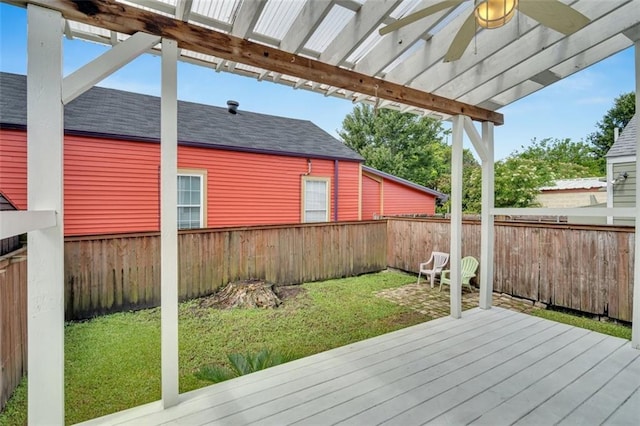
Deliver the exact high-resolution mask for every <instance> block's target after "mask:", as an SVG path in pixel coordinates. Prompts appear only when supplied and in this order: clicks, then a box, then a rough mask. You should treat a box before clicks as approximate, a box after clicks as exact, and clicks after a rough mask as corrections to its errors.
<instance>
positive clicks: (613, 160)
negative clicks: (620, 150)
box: [607, 155, 636, 164]
mask: <svg viewBox="0 0 640 426" xmlns="http://www.w3.org/2000/svg"><path fill="white" fill-rule="evenodd" d="M635 162H636V156H635V155H626V156H624V157H611V158H607V164H620V163H635Z"/></svg>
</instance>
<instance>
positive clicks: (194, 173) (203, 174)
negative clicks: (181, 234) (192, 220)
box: [176, 169, 207, 229]
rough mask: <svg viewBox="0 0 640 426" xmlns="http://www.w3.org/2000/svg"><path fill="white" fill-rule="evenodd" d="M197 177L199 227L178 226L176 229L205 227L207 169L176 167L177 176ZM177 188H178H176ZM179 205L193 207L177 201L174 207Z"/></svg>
mask: <svg viewBox="0 0 640 426" xmlns="http://www.w3.org/2000/svg"><path fill="white" fill-rule="evenodd" d="M182 176H184V177H199V178H200V227H199V228H180V226H178V229H200V228H206V227H207V171H206V170H191V169H178V175H177V176H176V180H177V178H178V177H182ZM178 190H179V189H178ZM179 207H193V206H187V205H181V204H180V203H177V205H176V209H178V208H179Z"/></svg>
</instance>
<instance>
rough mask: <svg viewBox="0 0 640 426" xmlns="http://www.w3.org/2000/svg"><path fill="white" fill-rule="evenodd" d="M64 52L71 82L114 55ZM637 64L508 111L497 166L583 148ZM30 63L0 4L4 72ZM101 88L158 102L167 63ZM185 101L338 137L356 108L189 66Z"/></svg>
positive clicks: (583, 74)
mask: <svg viewBox="0 0 640 426" xmlns="http://www.w3.org/2000/svg"><path fill="white" fill-rule="evenodd" d="M63 48H64V73H65V75H66V74H69V73H71V72H73V71H74V70H76V69H77V68H79V67H81V66H82V65H84V64H85V63H87V62H89V61H90V60H92V59H93V58H95V57H97V56H99V55H100V54H101V53H102V52H104V51H105V50H106V49H107V47H105V46H101V45H98V44H94V43H89V42H86V41H82V40H67V39H64V47H63ZM633 56H634V55H633V48H629V49H627V50H625V51H623V52H620V53H618V54H617V55H614V56H612V57H610V58H608V59H605V60H604V61H602V62H600V63H598V64H596V65H594V66H592V67H590V68H587V69H586V70H583V71H580V72H578V73H576V74H574V75H572V76H570V77H568V78H566V79H564V80H561V81H559V82H557V83H555V84H553V85H551V86H549V87H547V88H545V89H542V90H540V91H538V92H536V93H534V94H532V95H529V96H527V97H526V98H523V99H521V100H519V101H517V102H514V103H512V104H511V105H508V106H506V107H504V108H502V109H501V110H500V112H502V113H503V114H504V115H505V125H503V126H500V127H497V128H496V132H495V137H496V138H495V141H496V145H495V155H496V159H501V158H504V157H506V156H507V155H509V154H510V153H512V152H513V151H514V150H520V149H521V148H522V146H526V145H528V144H530V142H531V140H532V139H534V138H536V139H538V140H540V139H544V138H571V139H573V140H576V141H579V140H584V139H585V138H586V137H587V135H588V134H590V133H591V132H593V131H595V125H596V123H597V122H598V121H599V120H600V119H602V116H603V115H604V114H605V113H606V112H607V110H608V109H609V108H611V106H612V105H613V101H614V99H615V98H616V97H617V96H619V95H620V94H622V93H626V92H631V91H633V90H635V69H634V58H633ZM26 63H27V54H26V10H25V9H21V8H18V7H15V6H10V5H7V4H4V3H0V71H4V72H12V73H18V74H25V73H26V65H27V64H26ZM99 85H100V86H105V87H112V88H117V89H121V90H127V91H132V92H138V93H146V94H151V95H159V93H160V58H159V57H156V56H153V55H143V56H142V57H139V58H138V59H136V60H135V61H133V62H132V63H130V64H129V65H127V66H125V67H124V68H122V69H121V70H119V71H118V72H116V73H115V74H113V75H111V76H110V77H108V78H107V79H105V80H104V81H102V82H101V83H99ZM0 96H1V94H0ZM178 98H179V99H181V100H187V101H192V102H199V103H205V104H210V105H218V106H225V105H226V101H227V100H229V99H234V100H236V101H238V102H239V103H240V109H243V110H247V111H254V112H261V113H265V114H272V115H279V116H285V117H293V118H298V119H303V120H310V121H312V122H314V123H315V124H317V125H318V126H320V127H321V128H323V129H324V130H325V131H327V132H328V133H330V134H332V135H333V136H335V137H338V136H337V130H339V129H340V128H341V127H342V120H343V119H344V117H345V116H346V115H347V114H348V113H349V112H351V110H352V109H353V107H354V105H353V104H352V103H351V102H349V101H347V100H344V99H337V98H333V97H325V96H322V95H320V94H317V93H312V92H308V91H305V90H294V89H292V88H290V87H287V86H282V85H278V84H274V83H270V82H258V81H256V80H255V79H251V78H247V77H241V76H236V75H232V74H228V73H217V72H215V71H214V70H212V69H209V68H205V67H198V66H195V65H191V64H186V63H180V64H179V67H178ZM445 125H446V126H447V127H449V124H448V123H446V124H445Z"/></svg>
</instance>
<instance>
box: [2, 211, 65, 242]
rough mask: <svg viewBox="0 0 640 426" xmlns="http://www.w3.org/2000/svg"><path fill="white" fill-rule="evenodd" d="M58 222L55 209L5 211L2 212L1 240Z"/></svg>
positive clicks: (54, 224) (49, 226)
mask: <svg viewBox="0 0 640 426" xmlns="http://www.w3.org/2000/svg"><path fill="white" fill-rule="evenodd" d="M56 224H57V221H56V212H55V211H53V210H39V211H25V210H22V211H20V210H18V211H3V212H0V240H1V239H3V238H9V237H13V236H16V235H21V234H24V233H25V232H29V231H35V230H36V229H45V228H51V227H52V226H56Z"/></svg>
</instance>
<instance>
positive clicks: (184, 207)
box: [178, 173, 205, 229]
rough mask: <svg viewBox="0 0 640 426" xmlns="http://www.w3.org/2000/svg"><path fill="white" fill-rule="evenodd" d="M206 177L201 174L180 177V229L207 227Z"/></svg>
mask: <svg viewBox="0 0 640 426" xmlns="http://www.w3.org/2000/svg"><path fill="white" fill-rule="evenodd" d="M204 177H205V176H204V175H203V174H201V173H198V174H196V173H184V174H179V175H178V229H193V228H203V227H204V226H205V223H204V219H203V218H204V209H205V208H204V193H205V191H204V181H205V179H204Z"/></svg>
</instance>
